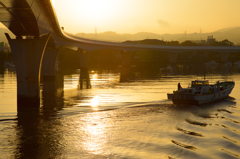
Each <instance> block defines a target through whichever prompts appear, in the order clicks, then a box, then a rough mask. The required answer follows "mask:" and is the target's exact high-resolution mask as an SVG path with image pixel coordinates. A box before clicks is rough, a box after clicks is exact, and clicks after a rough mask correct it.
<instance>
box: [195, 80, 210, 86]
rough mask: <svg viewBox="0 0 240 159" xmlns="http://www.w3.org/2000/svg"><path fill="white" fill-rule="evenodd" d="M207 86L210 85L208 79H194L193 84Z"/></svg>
mask: <svg viewBox="0 0 240 159" xmlns="http://www.w3.org/2000/svg"><path fill="white" fill-rule="evenodd" d="M202 85H204V86H207V85H209V82H208V80H195V81H192V86H202Z"/></svg>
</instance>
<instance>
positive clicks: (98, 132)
mask: <svg viewBox="0 0 240 159" xmlns="http://www.w3.org/2000/svg"><path fill="white" fill-rule="evenodd" d="M85 120H87V122H86V123H85V124H84V125H83V128H82V129H83V131H84V141H83V148H84V149H85V150H86V151H88V152H91V153H93V154H103V153H106V152H105V151H104V149H105V145H106V144H107V133H106V127H107V123H106V122H104V118H103V117H102V116H101V114H98V113H97V114H96V113H91V114H89V115H87V117H86V119H85Z"/></svg>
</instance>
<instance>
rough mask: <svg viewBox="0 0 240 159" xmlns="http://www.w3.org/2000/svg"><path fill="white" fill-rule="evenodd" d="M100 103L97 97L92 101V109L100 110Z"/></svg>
mask: <svg viewBox="0 0 240 159" xmlns="http://www.w3.org/2000/svg"><path fill="white" fill-rule="evenodd" d="M98 103H99V96H95V97H94V98H93V99H92V100H91V107H92V108H93V109H94V110H98Z"/></svg>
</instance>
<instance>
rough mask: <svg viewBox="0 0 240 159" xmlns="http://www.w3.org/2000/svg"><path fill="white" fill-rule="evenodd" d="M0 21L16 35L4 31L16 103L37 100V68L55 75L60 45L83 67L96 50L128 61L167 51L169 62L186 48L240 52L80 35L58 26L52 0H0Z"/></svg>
mask: <svg viewBox="0 0 240 159" xmlns="http://www.w3.org/2000/svg"><path fill="white" fill-rule="evenodd" d="M0 21H1V22H2V24H4V25H5V26H6V27H7V28H8V29H9V30H10V31H11V32H12V33H13V34H14V35H15V36H16V38H14V39H12V38H11V37H10V36H9V35H8V34H6V37H7V39H8V41H9V44H10V46H11V49H12V53H13V56H14V63H15V66H16V72H17V95H18V103H21V102H24V101H29V100H33V101H39V100H40V87H39V78H40V71H41V69H42V72H43V78H44V79H54V78H55V62H56V59H57V55H58V53H59V51H60V50H61V48H63V47H68V48H71V49H74V50H77V51H78V52H79V57H80V61H81V62H80V63H81V68H83V70H84V68H87V65H88V61H89V57H90V53H89V52H90V51H93V50H98V49H116V50H124V51H125V54H124V55H123V58H124V60H123V61H124V62H125V63H128V62H129V57H130V53H129V52H131V51H137V50H159V51H166V52H168V56H169V58H170V62H174V61H176V59H177V55H178V53H181V52H186V51H215V52H220V54H221V59H222V61H226V60H227V58H228V54H229V53H231V52H239V51H240V47H208V46H160V45H137V44H126V43H116V42H107V41H98V40H91V39H86V38H80V37H77V36H74V35H72V34H69V33H66V32H65V31H64V30H63V28H61V27H60V25H59V23H58V19H57V15H56V13H55V9H54V7H53V5H52V2H51V0H0Z"/></svg>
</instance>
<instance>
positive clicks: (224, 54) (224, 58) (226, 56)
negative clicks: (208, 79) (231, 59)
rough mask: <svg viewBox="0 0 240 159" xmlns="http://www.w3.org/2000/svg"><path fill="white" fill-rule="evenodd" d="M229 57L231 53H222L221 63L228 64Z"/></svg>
mask: <svg viewBox="0 0 240 159" xmlns="http://www.w3.org/2000/svg"><path fill="white" fill-rule="evenodd" d="M228 55H229V53H224V52H221V53H220V56H221V62H223V63H225V62H227V61H228Z"/></svg>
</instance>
